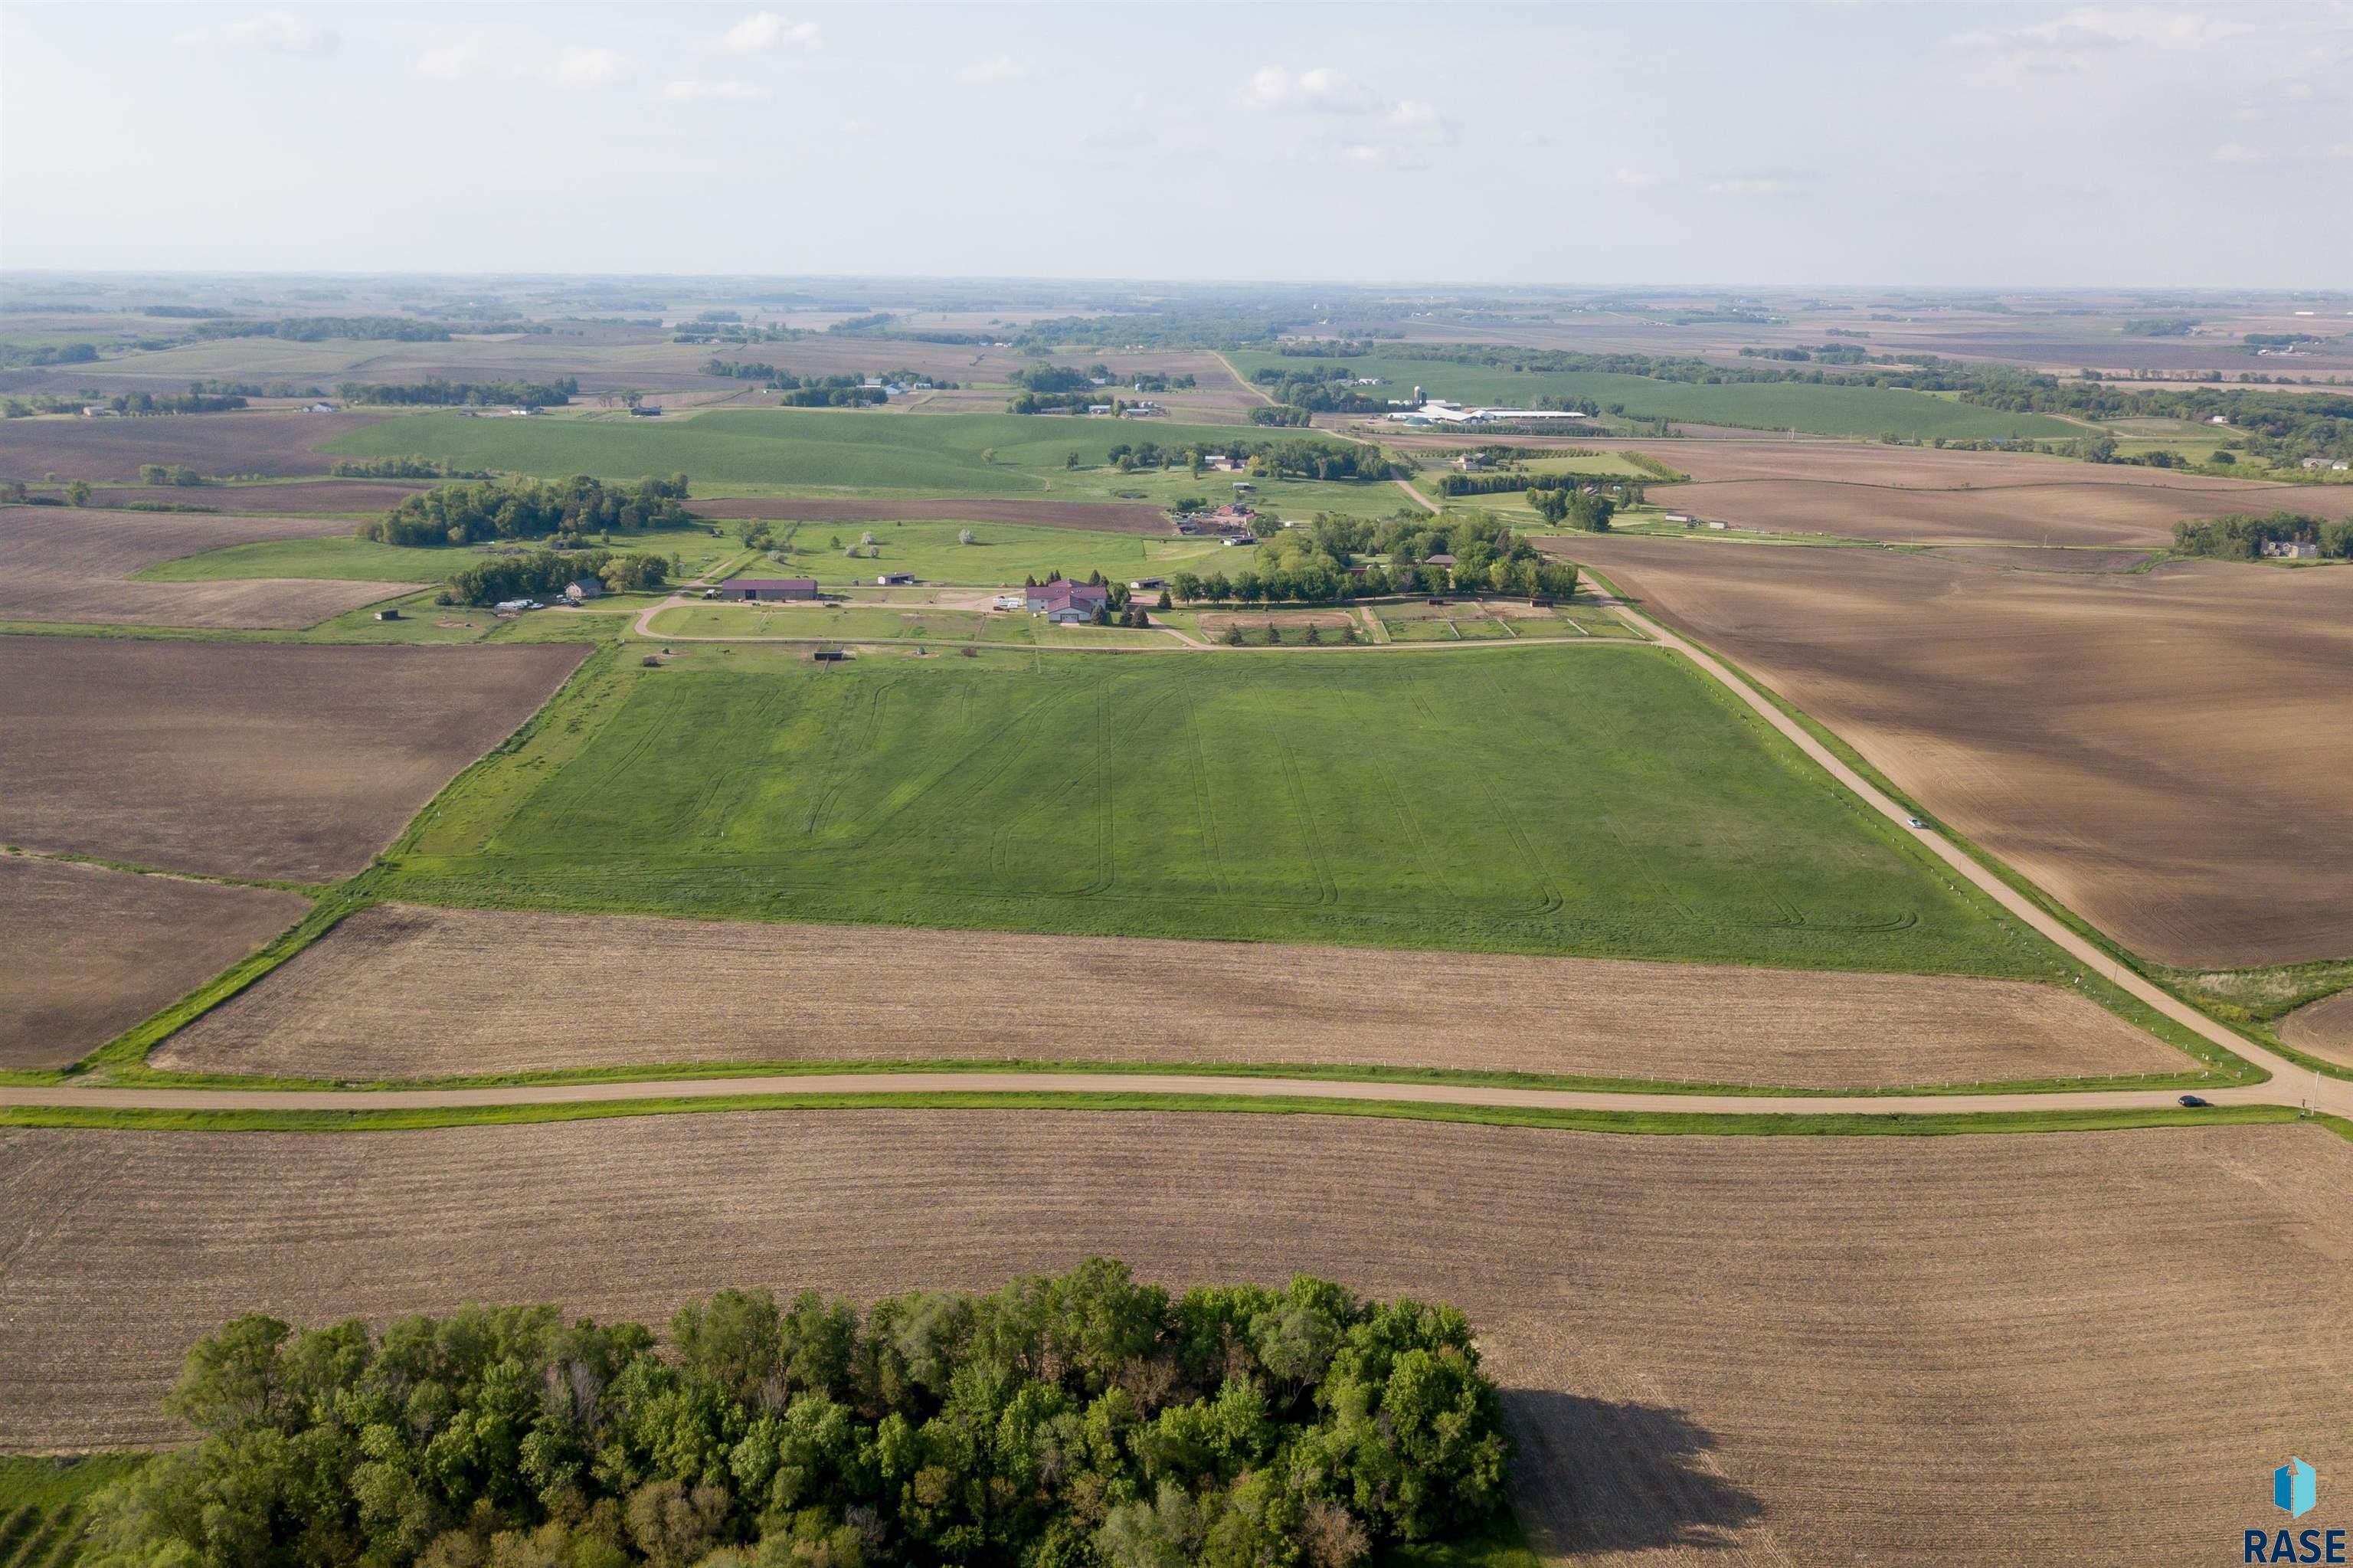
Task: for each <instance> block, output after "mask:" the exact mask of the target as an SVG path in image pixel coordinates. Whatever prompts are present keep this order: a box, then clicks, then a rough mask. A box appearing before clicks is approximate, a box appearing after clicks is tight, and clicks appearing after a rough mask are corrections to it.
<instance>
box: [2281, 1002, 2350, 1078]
mask: <svg viewBox="0 0 2353 1568" xmlns="http://www.w3.org/2000/svg"><path fill="white" fill-rule="evenodd" d="M2279 1034H2280V1038H2281V1039H2283V1040H2284V1041H2286V1042H2287V1043H2288V1044H2291V1045H2293V1046H2295V1048H2296V1049H2297V1050H2299V1051H2307V1052H2310V1053H2311V1054H2313V1055H2315V1056H2318V1057H2320V1058H2321V1059H2322V1060H2324V1061H2329V1062H2337V1063H2341V1064H2343V1065H2346V1066H2348V1067H2353V991H2338V992H2337V994H2336V995H2335V996H2331V997H2325V998H2323V999H2322V1000H2320V1001H2316V1002H2311V1003H2308V1004H2306V1006H2303V1007H2299V1008H2297V1009H2296V1010H2295V1012H2291V1013H2289V1014H2288V1015H2287V1016H2286V1017H2285V1018H2284V1019H2282V1020H2281V1021H2280V1025H2279Z"/></svg>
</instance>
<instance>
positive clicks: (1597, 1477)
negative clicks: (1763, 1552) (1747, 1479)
mask: <svg viewBox="0 0 2353 1568" xmlns="http://www.w3.org/2000/svg"><path fill="white" fill-rule="evenodd" d="M1504 1414H1505V1419H1506V1421H1507V1422H1508V1423H1509V1425H1510V1426H1511V1430H1512V1435H1513V1436H1514V1437H1515V1438H1517V1439H1518V1440H1519V1449H1520V1451H1519V1459H1518V1461H1517V1463H1516V1465H1515V1466H1514V1474H1513V1477H1512V1480H1513V1491H1514V1502H1515V1503H1516V1505H1517V1508H1516V1511H1517V1513H1518V1514H1519V1517H1520V1522H1521V1524H1522V1525H1523V1526H1524V1527H1525V1529H1526V1531H1527V1533H1528V1543H1529V1544H1530V1545H1531V1546H1533V1547H1534V1548H1535V1551H1536V1553H1537V1555H1538V1556H1540V1557H1542V1558H1545V1559H1546V1560H1547V1561H1550V1560H1554V1559H1558V1558H1576V1557H1579V1556H1584V1555H1587V1554H1588V1553H1593V1554H1598V1553H1605V1552H1639V1551H1651V1550H1656V1549H1659V1548H1662V1547H1684V1548H1699V1549H1706V1548H1732V1547H1736V1546H1738V1545H1740V1544H1741V1542H1740V1540H1739V1537H1740V1533H1741V1532H1742V1531H1744V1530H1745V1529H1746V1528H1747V1527H1748V1526H1751V1525H1754V1524H1756V1523H1757V1521H1759V1520H1762V1519H1763V1518H1764V1516H1765V1506H1764V1504H1762V1503H1761V1502H1759V1501H1758V1500H1757V1498H1756V1497H1755V1496H1754V1495H1753V1494H1751V1493H1749V1492H1747V1491H1746V1490H1744V1489H1741V1488H1740V1487H1738V1486H1736V1485H1734V1484H1733V1483H1732V1482H1731V1481H1730V1480H1727V1479H1726V1478H1725V1477H1724V1476H1722V1475H1721V1474H1719V1473H1718V1472H1717V1470H1716V1468H1715V1462H1714V1460H1713V1459H1711V1458H1710V1457H1708V1456H1709V1453H1710V1451H1711V1450H1712V1449H1714V1448H1715V1434H1714V1433H1712V1432H1710V1431H1708V1430H1707V1428H1705V1427H1704V1426H1702V1425H1698V1424H1697V1423H1696V1422H1694V1421H1693V1420H1692V1419H1691V1417H1690V1416H1689V1415H1687V1414H1684V1413H1683V1411H1680V1410H1675V1409H1671V1408H1669V1407H1667V1406H1665V1405H1659V1404H1617V1403H1614V1402H1612V1401H1609V1400H1606V1399H1588V1398H1586V1397H1585V1396H1583V1395H1580V1394H1572V1393H1556V1392H1554V1391H1552V1390H1548V1389H1526V1388H1518V1389H1507V1390H1505V1391H1504Z"/></svg>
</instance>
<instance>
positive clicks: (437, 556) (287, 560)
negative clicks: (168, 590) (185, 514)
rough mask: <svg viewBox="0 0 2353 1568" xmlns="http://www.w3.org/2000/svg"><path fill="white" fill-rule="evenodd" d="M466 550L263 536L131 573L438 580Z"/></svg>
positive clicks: (167, 579)
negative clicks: (255, 539) (426, 548)
mask: <svg viewBox="0 0 2353 1568" xmlns="http://www.w3.org/2000/svg"><path fill="white" fill-rule="evenodd" d="M473 559H474V555H473V552H472V551H470V550H412V549H406V548H403V547H402V546H397V545H378V544H375V543H372V542H371V541H369V540H366V539H356V538H353V537H352V536H351V535H348V534H339V535H328V536H327V537H325V538H322V539H268V540H264V541H262V542H261V543H259V544H255V545H230V546H227V547H226V548H224V549H218V550H206V551H205V552H204V553H203V554H202V555H196V556H181V557H180V558H179V559H177V560H174V561H158V562H156V563H155V564H154V565H153V566H152V567H142V568H141V569H140V570H139V571H138V572H137V573H135V574H133V575H134V577H136V578H137V580H139V581H141V582H150V583H195V582H213V581H216V580H217V579H219V578H223V577H340V578H344V579H347V580H351V581H354V582H385V583H427V582H439V581H441V580H442V579H444V578H446V577H448V576H449V575H450V574H451V573H452V572H455V571H457V570H459V568H460V567H467V566H470V565H472V564H473Z"/></svg>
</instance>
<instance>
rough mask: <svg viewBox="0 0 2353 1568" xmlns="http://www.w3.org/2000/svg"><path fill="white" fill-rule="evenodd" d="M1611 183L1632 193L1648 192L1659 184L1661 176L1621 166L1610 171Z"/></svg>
mask: <svg viewBox="0 0 2353 1568" xmlns="http://www.w3.org/2000/svg"><path fill="white" fill-rule="evenodd" d="M1609 183H1610V184H1611V185H1620V186H1623V187H1624V188H1625V189H1627V190H1630V191H1646V190H1649V189H1650V188H1651V186H1653V185H1657V184H1659V176H1658V175H1654V174H1652V173H1651V172H1650V171H1649V170H1648V169H1633V168H1629V167H1627V166H1626V165H1625V164H1619V165H1618V167H1616V168H1614V169H1612V170H1610V171H1609Z"/></svg>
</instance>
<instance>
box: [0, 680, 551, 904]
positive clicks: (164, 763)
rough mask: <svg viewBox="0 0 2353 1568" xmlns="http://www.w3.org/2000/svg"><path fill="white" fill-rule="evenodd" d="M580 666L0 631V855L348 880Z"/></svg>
mask: <svg viewBox="0 0 2353 1568" xmlns="http://www.w3.org/2000/svg"><path fill="white" fill-rule="evenodd" d="M585 654H586V650H585V649H584V648H581V647H578V646H563V645H555V644H542V645H538V646H522V647H501V648H449V649H440V648H338V647H311V646H302V645H290V644H274V643H260V642H190V641H129V640H117V639H101V638H79V637H44V636H29V637H0V734H5V735H6V736H7V737H8V744H7V745H6V746H5V747H0V842H5V843H11V844H18V845H22V846H25V847H26V848H31V849H38V850H48V851H63V852H69V853H79V854H91V855H102V856H106V857H108V858H111V859H114V860H121V861H129V862H134V863H142V864H147V865H158V866H165V867H169V868H171V869H173V870H178V871H195V872H203V873H207V874H215V875H226V876H244V877H255V878H271V879H281V880H289V881H316V880H321V879H324V878H329V877H339V876H346V875H349V874H352V873H353V872H355V871H357V870H359V869H360V868H361V867H362V866H363V865H364V864H365V863H367V860H368V858H369V857H370V856H371V855H373V854H375V853H376V852H377V851H378V850H381V849H382V848H383V847H384V846H385V844H386V843H387V842H390V840H391V839H392V837H393V836H394V835H395V834H396V833H397V832H399V831H400V828H401V825H402V824H403V823H404V822H406V821H407V820H408V819H409V817H410V816H411V815H412V814H414V813H415V812H416V810H417V808H419V807H420V806H422V805H424V804H425V802H426V801H427V800H429V799H431V798H432V796H433V794H434V792H435V791H436V790H438V789H440V788H441V786H442V785H444V784H446V783H448V780H449V778H450V776H451V775H452V774H454V773H456V772H457V771H458V770H459V768H463V767H465V766H466V765H467V764H468V763H470V762H471V761H473V760H474V759H475V758H477V757H480V755H481V754H482V753H483V752H484V751H486V750H488V749H489V748H490V747H492V746H495V745H497V744H498V743H499V742H500V741H501V740H502V739H504V738H505V737H506V736H508V735H509V734H510V733H512V731H513V729H514V728H515V726H518V725H520V724H521V723H522V721H523V720H524V719H525V718H526V717H527V716H529V715H530V714H531V712H532V710H533V709H534V708H536V707H537V706H539V705H540V704H541V703H543V702H544V701H545V700H546V699H547V696H548V694H549V693H551V692H553V691H554V689H555V687H556V685H557V684H558V683H560V682H562V680H563V679H564V677H565V675H567V674H569V673H571V671H572V670H573V669H574V668H575V666H576V665H577V664H578V663H579V662H580V661H581V659H582V658H583V657H584V656H585Z"/></svg>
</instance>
